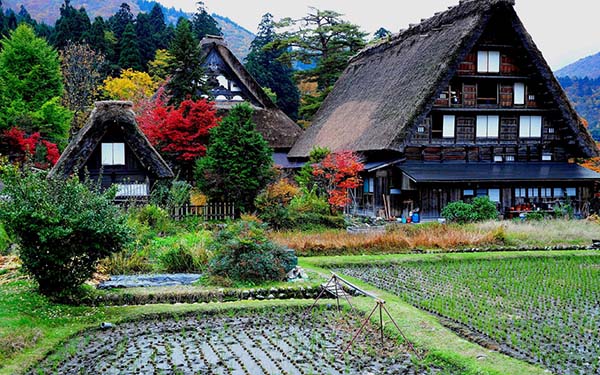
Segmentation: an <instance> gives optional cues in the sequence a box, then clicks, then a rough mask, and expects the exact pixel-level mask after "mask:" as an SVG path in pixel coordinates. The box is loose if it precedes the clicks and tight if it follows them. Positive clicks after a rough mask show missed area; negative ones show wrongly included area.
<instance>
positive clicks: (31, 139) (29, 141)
mask: <svg viewBox="0 0 600 375" xmlns="http://www.w3.org/2000/svg"><path fill="white" fill-rule="evenodd" d="M3 136H4V139H5V140H6V143H7V144H8V146H9V152H10V154H11V157H12V158H13V159H14V160H15V161H18V162H23V161H26V160H33V162H34V165H35V166H36V167H38V168H41V169H47V168H49V167H52V166H53V165H54V164H56V162H57V161H58V159H59V158H60V152H59V151H58V147H57V146H56V144H54V143H52V142H50V141H47V140H45V139H42V136H41V134H40V133H39V132H35V133H33V134H31V135H27V133H26V132H25V131H23V130H21V129H19V128H17V127H14V128H11V129H10V130H7V131H5V132H4V134H3ZM44 151H45V154H44V153H43V152H44ZM38 153H39V154H41V155H43V156H42V159H39V160H36V159H35V157H36V154H38Z"/></svg>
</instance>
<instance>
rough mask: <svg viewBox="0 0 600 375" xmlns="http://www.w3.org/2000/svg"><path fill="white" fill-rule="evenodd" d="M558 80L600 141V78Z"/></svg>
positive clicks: (561, 78) (564, 78)
mask: <svg viewBox="0 0 600 375" xmlns="http://www.w3.org/2000/svg"><path fill="white" fill-rule="evenodd" d="M558 80H559V82H560V84H561V85H562V87H563V88H564V89H565V91H566V92H567V95H568V96H569V99H571V101H572V102H573V104H574V105H575V109H576V110H577V112H578V113H579V115H580V116H581V117H583V118H584V119H586V120H587V121H588V123H589V129H590V132H591V133H592V135H593V136H594V138H595V139H596V140H598V141H600V77H599V78H596V79H591V78H587V77H585V78H570V77H559V78H558Z"/></svg>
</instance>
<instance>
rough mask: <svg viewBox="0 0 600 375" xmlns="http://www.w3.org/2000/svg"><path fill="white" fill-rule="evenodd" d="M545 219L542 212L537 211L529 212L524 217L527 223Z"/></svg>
mask: <svg viewBox="0 0 600 375" xmlns="http://www.w3.org/2000/svg"><path fill="white" fill-rule="evenodd" d="M545 218H546V215H544V213H543V212H538V211H531V212H528V213H527V214H526V215H525V219H527V221H542V220H544V219H545Z"/></svg>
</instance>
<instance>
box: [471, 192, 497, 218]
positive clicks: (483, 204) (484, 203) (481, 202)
mask: <svg viewBox="0 0 600 375" xmlns="http://www.w3.org/2000/svg"><path fill="white" fill-rule="evenodd" d="M472 205H473V211H475V216H476V217H475V221H486V220H497V219H498V209H497V208H496V203H494V202H492V201H491V200H490V198H488V197H477V198H475V199H473V203H472Z"/></svg>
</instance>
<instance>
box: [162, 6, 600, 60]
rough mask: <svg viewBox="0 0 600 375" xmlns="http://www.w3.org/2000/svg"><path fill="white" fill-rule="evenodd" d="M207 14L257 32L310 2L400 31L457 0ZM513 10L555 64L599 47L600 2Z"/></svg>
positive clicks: (230, 9)
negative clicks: (263, 22) (268, 17)
mask: <svg viewBox="0 0 600 375" xmlns="http://www.w3.org/2000/svg"><path fill="white" fill-rule="evenodd" d="M196 1H197V0H160V2H161V3H163V4H164V5H167V6H174V7H175V8H181V9H183V10H185V11H190V12H191V11H194V10H195V9H196ZM204 3H205V5H206V7H207V8H208V11H209V12H210V13H217V14H219V15H222V16H225V17H229V18H230V19H232V20H233V21H235V22H237V23H238V24H240V25H242V26H243V27H245V28H246V29H248V30H250V31H252V32H256V28H257V26H258V24H259V22H260V19H261V17H262V15H263V14H264V13H267V12H270V13H271V14H273V15H274V16H275V19H280V18H283V17H292V18H300V17H302V16H303V15H304V14H306V13H307V11H308V9H309V7H316V8H319V9H323V10H325V9H327V10H335V11H337V12H339V13H342V14H344V18H345V19H347V20H348V21H350V22H352V23H355V24H357V25H359V26H360V27H361V28H362V29H363V30H364V31H367V32H369V33H370V34H372V33H374V32H375V31H376V30H377V29H379V28H380V27H385V28H386V29H388V30H391V31H394V32H396V31H398V30H400V29H404V28H406V27H408V25H409V24H411V23H419V22H420V20H421V19H422V18H428V17H431V16H432V15H433V14H434V13H435V12H439V11H442V10H445V9H447V7H448V6H451V5H456V4H457V3H458V0H368V1H364V0H360V1H359V0H291V1H290V0H204ZM516 9H517V13H518V14H519V16H520V17H521V20H522V21H523V23H524V24H525V27H526V28H527V29H528V30H529V32H530V34H531V35H532V37H533V39H534V41H535V42H536V44H537V45H538V47H539V48H540V49H541V51H542V53H543V54H544V56H545V57H546V59H547V60H548V62H549V64H550V66H551V67H552V68H553V69H559V68H562V67H564V66H566V65H568V64H570V63H572V62H575V61H576V60H579V59H581V58H583V57H586V56H589V55H593V54H595V53H598V52H600V27H599V25H598V23H599V22H600V17H599V15H600V1H598V0H569V1H559V0H516Z"/></svg>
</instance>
